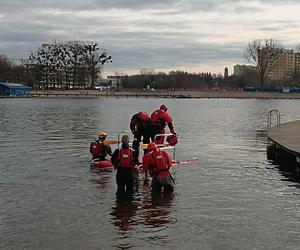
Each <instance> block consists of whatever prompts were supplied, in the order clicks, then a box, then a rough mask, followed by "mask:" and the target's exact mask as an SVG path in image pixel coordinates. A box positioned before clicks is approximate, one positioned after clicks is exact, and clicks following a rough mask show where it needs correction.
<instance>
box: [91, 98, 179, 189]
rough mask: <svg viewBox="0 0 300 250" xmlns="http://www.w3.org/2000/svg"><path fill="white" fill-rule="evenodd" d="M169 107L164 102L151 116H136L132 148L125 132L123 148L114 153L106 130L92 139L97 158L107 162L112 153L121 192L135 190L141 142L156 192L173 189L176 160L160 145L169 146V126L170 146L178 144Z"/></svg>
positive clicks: (147, 170) (143, 159) (145, 162)
mask: <svg viewBox="0 0 300 250" xmlns="http://www.w3.org/2000/svg"><path fill="white" fill-rule="evenodd" d="M167 110H168V108H167V106H166V105H164V104H162V105H161V106H160V108H159V109H157V110H155V111H154V112H153V113H152V114H151V116H149V115H148V114H147V113H146V112H139V113H136V114H134V115H133V116H132V118H131V120H130V125H129V127H130V130H131V132H132V134H133V142H132V147H130V139H129V136H128V135H123V136H122V139H121V147H120V148H118V149H116V150H115V151H114V152H112V149H111V147H110V146H109V145H108V143H106V142H105V140H106V138H107V134H106V133H105V132H104V131H99V133H98V139H96V140H95V141H93V142H91V144H90V153H91V154H92V156H93V159H97V160H99V161H104V160H106V157H107V155H109V156H111V162H112V164H113V166H114V168H115V169H117V175H116V181H117V185H118V191H117V193H124V192H132V191H133V186H134V168H135V167H137V166H139V165H140V162H139V151H140V143H141V142H143V144H144V145H146V148H145V149H144V156H143V158H142V168H143V170H144V171H145V173H146V174H147V173H149V174H150V176H151V177H152V183H151V187H152V191H153V192H161V191H162V189H164V192H172V191H173V188H174V179H173V178H172V175H171V174H170V171H169V169H170V167H171V166H172V159H171V158H170V156H169V154H168V153H167V152H166V151H164V150H162V149H160V146H164V145H165V144H163V143H164V140H165V136H164V134H165V127H166V126H168V127H169V129H170V135H169V136H168V137H167V138H166V140H167V142H168V145H172V146H174V145H176V144H177V134H176V132H175V130H174V127H173V123H172V120H173V119H172V117H171V116H170V114H169V113H168V112H167Z"/></svg>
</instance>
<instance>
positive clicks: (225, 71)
mask: <svg viewBox="0 0 300 250" xmlns="http://www.w3.org/2000/svg"><path fill="white" fill-rule="evenodd" d="M224 78H225V79H227V78H228V68H227V67H225V69H224Z"/></svg>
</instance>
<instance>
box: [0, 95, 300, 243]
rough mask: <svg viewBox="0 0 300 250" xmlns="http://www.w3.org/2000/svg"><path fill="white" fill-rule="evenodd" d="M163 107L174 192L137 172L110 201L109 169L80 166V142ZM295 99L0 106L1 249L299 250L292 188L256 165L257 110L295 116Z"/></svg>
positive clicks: (299, 202) (85, 148) (260, 141)
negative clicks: (131, 186)
mask: <svg viewBox="0 0 300 250" xmlns="http://www.w3.org/2000/svg"><path fill="white" fill-rule="evenodd" d="M161 103H166V104H167V105H168V107H169V112H170V114H171V115H172V116H173V118H174V125H175V129H176V132H177V133H178V134H179V144H178V146H177V147H176V158H177V159H178V160H185V159H191V158H192V157H198V159H199V160H198V161H195V162H192V163H190V164H186V165H181V166H178V167H176V168H173V169H172V174H173V176H174V178H175V182H176V185H175V191H174V194H173V195H171V196H163V197H152V196H151V192H150V181H149V180H148V181H147V179H145V178H144V175H142V174H139V175H138V176H137V177H136V185H135V193H134V194H133V196H131V197H121V198H120V197H116V194H115V193H116V181H115V174H116V172H115V171H113V170H107V171H102V172H98V173H94V172H91V171H90V169H89V161H90V159H91V156H90V154H89V143H90V141H91V140H93V138H94V137H95V136H96V133H97V131H98V130H99V129H103V130H105V131H106V132H107V133H108V135H109V139H115V138H117V135H118V132H120V131H124V130H127V131H128V129H129V128H128V126H129V120H130V117H131V115H132V114H133V113H135V112H138V111H146V112H149V113H150V112H151V111H153V110H154V109H156V108H157V107H159V105H160V104H161ZM299 106H300V100H254V99H250V100H235V99H134V98H132V99H125V98H124V99H113V98H112V99H110V98H108V99H106V98H98V99H72V98H69V99H59V98H57V99H55V98H53V99H51V98H48V99H42V98H41V99H34V98H32V99H0V117H1V120H0V249H170V248H173V249H299V246H300V189H299V187H300V185H299V182H296V181H293V179H292V178H290V177H289V176H288V175H287V174H286V173H284V172H282V171H280V170H279V169H278V167H277V166H276V165H272V163H270V162H268V160H267V159H266V134H265V129H266V120H267V112H268V111H269V110H270V109H273V108H277V109H279V110H280V111H281V114H282V117H281V118H282V121H283V122H287V121H292V120H295V119H300V110H299Z"/></svg>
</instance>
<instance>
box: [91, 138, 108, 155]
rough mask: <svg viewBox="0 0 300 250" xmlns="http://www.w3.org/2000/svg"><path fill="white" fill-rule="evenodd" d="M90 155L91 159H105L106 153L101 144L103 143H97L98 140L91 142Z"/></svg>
mask: <svg viewBox="0 0 300 250" xmlns="http://www.w3.org/2000/svg"><path fill="white" fill-rule="evenodd" d="M92 143H93V144H92V155H93V157H99V158H101V157H105V156H106V154H105V153H106V152H105V145H104V144H103V142H99V141H98V140H95V141H94V142H92Z"/></svg>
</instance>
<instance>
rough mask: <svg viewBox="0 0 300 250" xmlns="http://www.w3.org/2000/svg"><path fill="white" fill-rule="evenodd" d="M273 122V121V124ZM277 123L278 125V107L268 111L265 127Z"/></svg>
mask: <svg viewBox="0 0 300 250" xmlns="http://www.w3.org/2000/svg"><path fill="white" fill-rule="evenodd" d="M274 117H275V121H274ZM273 122H275V124H274V123H273ZM278 125H280V112H279V110H278V109H272V110H270V111H269V112H268V120H267V128H271V127H273V126H278Z"/></svg>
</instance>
